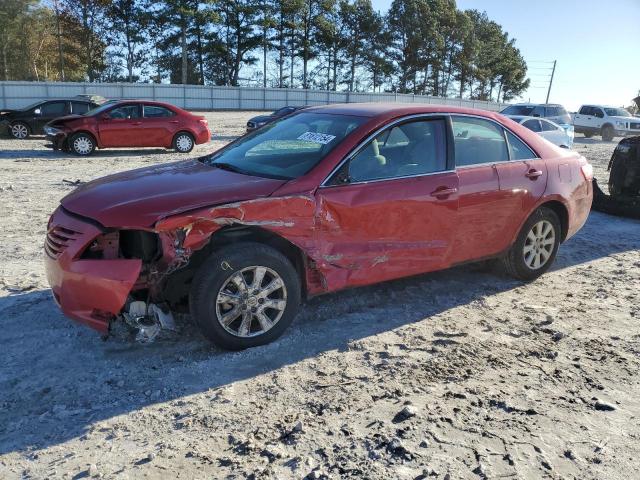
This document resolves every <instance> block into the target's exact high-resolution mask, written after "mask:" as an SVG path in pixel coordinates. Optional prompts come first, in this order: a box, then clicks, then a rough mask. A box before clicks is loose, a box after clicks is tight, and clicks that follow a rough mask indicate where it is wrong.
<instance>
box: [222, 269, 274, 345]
mask: <svg viewBox="0 0 640 480" xmlns="http://www.w3.org/2000/svg"><path fill="white" fill-rule="evenodd" d="M286 306H287V289H286V287H285V284H284V281H283V280H282V278H281V277H280V275H279V274H278V273H277V272H276V271H275V270H272V269H270V268H267V267H262V266H250V267H246V268H243V269H242V270H240V271H237V272H235V273H233V274H232V275H231V276H229V277H228V278H227V280H225V282H224V283H223V284H222V287H221V288H220V290H219V291H218V295H217V297H216V317H217V320H218V322H219V323H220V325H221V326H222V327H223V328H224V329H225V330H226V331H227V332H229V333H231V334H232V335H235V336H237V337H242V338H247V337H255V336H257V335H262V334H263V333H265V332H267V331H269V330H271V329H272V328H273V327H274V326H275V325H276V324H277V323H278V321H279V320H280V318H281V317H282V314H283V313H284V311H285V308H286Z"/></svg>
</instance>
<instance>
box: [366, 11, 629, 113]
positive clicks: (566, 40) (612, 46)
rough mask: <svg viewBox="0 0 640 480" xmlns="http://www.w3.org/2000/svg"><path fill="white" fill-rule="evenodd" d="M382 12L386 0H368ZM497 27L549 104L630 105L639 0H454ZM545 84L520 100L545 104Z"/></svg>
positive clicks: (572, 108)
mask: <svg viewBox="0 0 640 480" xmlns="http://www.w3.org/2000/svg"><path fill="white" fill-rule="evenodd" d="M372 3H373V6H374V8H375V9H376V10H380V11H382V12H386V11H387V10H388V8H389V6H390V5H391V0H372ZM457 3H458V8H460V9H463V10H466V9H469V8H474V9H476V10H481V11H482V10H484V11H486V12H487V14H488V15H489V18H491V19H492V20H495V21H496V22H498V23H499V24H501V25H502V27H503V29H504V30H506V31H507V32H509V35H510V36H511V37H512V38H515V39H516V45H517V47H518V48H519V49H520V51H521V52H522V55H523V56H524V58H525V60H526V61H527V63H528V65H529V69H530V70H529V76H530V78H531V81H532V87H539V86H544V85H548V77H547V75H548V74H550V73H551V72H550V71H549V70H544V68H548V67H550V66H551V65H550V64H545V63H540V62H545V61H546V62H549V61H551V62H552V61H553V60H557V61H558V64H557V68H556V75H555V78H554V81H553V87H552V89H551V96H550V98H549V101H550V102H554V103H562V104H563V105H564V106H565V107H567V108H568V109H569V110H571V111H575V110H576V109H577V108H578V107H579V106H580V105H581V104H583V103H602V104H611V105H616V106H623V105H629V104H630V103H631V99H632V98H633V97H635V96H636V95H637V92H638V90H640V0H457ZM546 94H547V90H546V87H543V88H529V90H528V91H526V92H525V93H524V94H523V96H522V98H521V99H518V100H520V101H529V100H531V101H532V102H544V100H545V97H546Z"/></svg>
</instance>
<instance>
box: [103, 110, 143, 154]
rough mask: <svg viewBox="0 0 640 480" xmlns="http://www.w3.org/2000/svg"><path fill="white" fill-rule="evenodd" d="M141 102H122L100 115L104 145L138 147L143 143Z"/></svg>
mask: <svg viewBox="0 0 640 480" xmlns="http://www.w3.org/2000/svg"><path fill="white" fill-rule="evenodd" d="M141 125H142V122H141V121H140V104H138V103H126V104H120V105H117V106H115V107H114V108H112V109H111V110H109V111H107V112H105V113H104V114H102V115H100V116H99V117H98V132H99V135H100V141H101V142H102V146H103V147H137V146H140V143H142V140H141V138H140V137H141V134H142V130H141V128H140V126H141Z"/></svg>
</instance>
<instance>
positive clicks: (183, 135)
mask: <svg viewBox="0 0 640 480" xmlns="http://www.w3.org/2000/svg"><path fill="white" fill-rule="evenodd" d="M194 145H195V142H194V141H193V137H192V136H191V134H190V133H187V132H180V133H178V134H177V135H176V136H175V138H174V139H173V148H174V149H175V150H176V151H178V152H180V153H189V152H190V151H191V150H193V146H194Z"/></svg>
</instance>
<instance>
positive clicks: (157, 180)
mask: <svg viewBox="0 0 640 480" xmlns="http://www.w3.org/2000/svg"><path fill="white" fill-rule="evenodd" d="M284 183H286V180H275V179H270V178H262V177H252V176H249V175H242V174H239V173H234V172H229V171H226V170H221V169H219V168H214V167H211V166H208V165H205V164H203V163H202V162H200V161H198V160H186V161H179V162H174V163H169V164H162V165H155V166H152V167H146V168H140V169H137V170H131V171H128V172H122V173H117V174H115V175H109V176H107V177H103V178H99V179H97V180H94V181H91V182H88V183H86V184H84V185H82V186H81V187H79V188H77V189H76V190H75V191H74V192H72V193H71V194H69V195H67V196H66V197H64V198H63V199H62V201H61V204H62V206H63V207H64V208H65V209H67V210H69V211H70V212H72V213H75V214H78V215H82V216H84V217H88V218H91V219H93V220H95V221H97V222H99V223H100V224H102V225H103V226H105V227H121V228H124V227H128V228H144V227H151V226H153V225H154V224H155V223H156V222H157V221H158V220H160V219H162V218H165V217H168V216H170V215H174V214H177V213H182V212H185V211H188V210H193V209H196V208H201V207H206V206H209V205H220V204H224V203H229V202H236V201H240V200H248V199H253V198H258V197H266V196H269V195H270V194H272V193H273V192H274V191H275V190H276V189H277V188H278V187H280V186H281V185H283V184H284Z"/></svg>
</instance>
